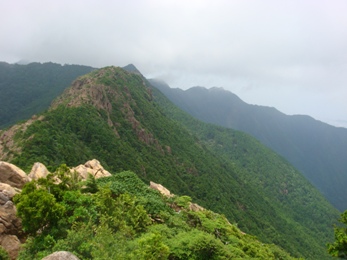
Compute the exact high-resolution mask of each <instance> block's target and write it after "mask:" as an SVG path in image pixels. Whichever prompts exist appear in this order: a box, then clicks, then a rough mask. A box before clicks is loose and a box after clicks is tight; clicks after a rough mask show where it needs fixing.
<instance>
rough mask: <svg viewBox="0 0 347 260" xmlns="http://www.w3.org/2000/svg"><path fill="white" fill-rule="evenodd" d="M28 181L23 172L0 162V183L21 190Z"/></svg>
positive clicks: (9, 164) (11, 165)
mask: <svg viewBox="0 0 347 260" xmlns="http://www.w3.org/2000/svg"><path fill="white" fill-rule="evenodd" d="M28 181H30V179H29V177H28V176H27V175H26V173H25V172H24V171H23V170H21V169H20V168H18V167H17V166H15V165H13V164H11V163H8V162H2V161H0V182H2V183H7V184H9V185H11V186H12V187H15V188H20V189H21V188H22V187H23V186H24V184H25V183H27V182H28Z"/></svg>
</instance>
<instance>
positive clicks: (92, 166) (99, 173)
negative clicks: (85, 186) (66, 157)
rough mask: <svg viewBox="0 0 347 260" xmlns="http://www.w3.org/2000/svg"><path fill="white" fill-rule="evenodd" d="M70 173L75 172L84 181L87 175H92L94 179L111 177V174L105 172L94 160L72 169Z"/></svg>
mask: <svg viewBox="0 0 347 260" xmlns="http://www.w3.org/2000/svg"><path fill="white" fill-rule="evenodd" d="M71 171H76V172H77V173H78V174H79V175H80V176H81V178H82V179H83V180H86V179H87V178H88V175H89V174H91V175H93V176H94V177H95V178H101V177H108V176H111V173H109V172H108V171H106V170H105V169H104V167H102V165H101V164H100V162H99V161H98V160H96V159H93V160H90V161H88V162H86V163H85V164H84V165H82V164H81V165H78V166H77V167H74V168H72V169H71Z"/></svg>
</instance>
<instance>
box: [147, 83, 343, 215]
mask: <svg viewBox="0 0 347 260" xmlns="http://www.w3.org/2000/svg"><path fill="white" fill-rule="evenodd" d="M150 82H151V84H153V85H154V86H155V87H157V88H158V89H160V91H162V93H164V94H165V95H166V97H168V98H169V99H170V100H171V101H172V102H173V103H174V104H175V105H177V106H178V107H180V108H181V109H183V110H184V111H186V112H188V113H189V114H191V115H192V116H194V117H195V118H197V119H199V120H202V121H204V122H208V123H213V124H216V125H220V126H223V127H228V128H232V129H236V130H240V131H243V132H246V133H249V134H251V135H252V136H254V137H256V138H257V139H258V140H259V141H261V142H262V143H263V144H265V145H266V146H268V147H270V148H271V149H273V150H274V151H276V152H277V153H279V154H280V155H282V156H283V157H285V158H286V159H287V160H288V161H289V162H290V163H292V164H293V165H294V166H295V167H296V168H297V169H298V170H300V172H302V173H303V174H304V176H305V177H306V178H307V179H308V180H309V181H310V182H311V183H312V184H313V185H315V186H316V187H317V188H318V189H319V190H320V191H321V192H322V193H323V194H324V196H325V197H326V198H327V199H328V200H329V201H330V202H331V203H332V204H333V205H334V206H335V207H337V208H338V209H339V210H341V211H344V210H346V209H347V193H346V192H345V187H346V185H347V174H346V173H347V172H346V169H347V160H346V159H345V157H346V156H345V154H346V152H345V151H346V150H347V129H346V128H338V127H334V126H331V125H328V124H325V123H323V122H320V121H317V120H314V119H313V118H311V117H309V116H303V115H294V116H288V115H285V114H283V113H281V112H279V111H278V110H276V109H275V108H271V107H264V106H257V105H250V104H247V103H245V102H243V101H242V100H241V99H240V98H239V97H237V96H236V95H234V94H233V93H231V92H229V91H226V90H224V89H221V88H211V89H206V88H203V87H193V88H190V89H188V90H185V91H183V90H181V89H172V88H170V87H169V86H168V85H167V84H165V83H164V82H161V81H158V80H150Z"/></svg>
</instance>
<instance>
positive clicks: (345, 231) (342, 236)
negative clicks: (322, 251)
mask: <svg viewBox="0 0 347 260" xmlns="http://www.w3.org/2000/svg"><path fill="white" fill-rule="evenodd" d="M339 221H340V222H341V223H343V224H344V225H345V226H344V227H335V228H334V232H335V242H334V243H333V244H328V252H329V254H331V255H332V256H335V257H340V258H344V259H347V227H346V225H347V211H345V212H344V213H343V214H341V219H340V220H339Z"/></svg>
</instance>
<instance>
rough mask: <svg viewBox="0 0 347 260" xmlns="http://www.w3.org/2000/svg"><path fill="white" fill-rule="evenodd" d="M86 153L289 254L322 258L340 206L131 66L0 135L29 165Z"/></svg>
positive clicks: (4, 148)
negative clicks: (191, 112)
mask: <svg viewBox="0 0 347 260" xmlns="http://www.w3.org/2000/svg"><path fill="white" fill-rule="evenodd" d="M170 117H172V118H174V119H171V118H170ZM192 126H196V128H194V127H192ZM195 132H196V133H195ZM230 151H231V152H230ZM90 158H97V159H98V160H99V161H100V162H101V163H102V165H104V167H105V168H106V169H108V170H109V171H110V172H120V171H123V170H132V171H134V172H135V173H136V174H137V175H138V176H139V177H140V178H141V179H142V180H144V181H145V182H147V183H148V182H149V181H150V180H151V181H155V182H158V183H162V184H163V185H164V186H166V187H168V188H169V189H170V190H172V192H173V193H175V194H186V195H188V196H191V197H192V198H193V200H194V201H196V202H198V203H199V204H200V205H202V206H203V207H205V208H210V209H212V210H215V211H216V212H219V213H223V214H225V215H226V217H227V218H228V219H229V221H230V222H232V223H238V226H239V227H241V228H242V229H243V230H244V231H245V232H247V233H250V234H253V235H256V236H258V237H259V239H260V240H261V241H263V242H267V243H275V244H277V245H280V246H281V247H283V248H284V249H286V250H287V251H288V252H290V253H291V254H293V255H294V256H304V257H306V258H311V259H323V258H325V257H327V254H326V252H325V251H326V250H325V244H326V243H327V242H329V241H331V240H332V239H333V238H332V235H333V230H332V223H333V222H334V221H335V220H336V219H337V218H338V212H337V211H336V210H335V209H334V208H333V207H332V206H331V205H330V204H329V203H328V202H327V201H326V200H325V199H324V198H323V197H322V196H321V195H320V194H319V193H318V192H317V191H316V190H315V189H314V188H313V187H312V186H311V185H310V184H309V183H308V182H307V181H306V180H305V179H304V178H303V177H302V176H301V174H300V173H299V172H297V171H296V170H295V169H294V168H293V167H292V166H290V165H289V164H288V163H287V162H286V161H284V160H283V159H282V158H281V157H279V156H278V155H276V154H275V153H273V152H272V151H271V150H269V149H267V148H265V147H264V146H262V145H261V144H260V143H259V142H258V141H256V140H255V139H253V138H251V137H250V136H248V135H246V134H243V133H240V132H236V131H233V130H230V129H224V128H220V127H216V126H213V125H208V124H204V123H202V122H199V121H197V120H194V119H193V118H192V117H190V116H188V115H187V114H186V113H183V112H182V111H181V110H178V109H177V108H176V107H175V106H173V105H172V103H171V102H169V101H168V100H167V99H166V98H165V97H164V96H163V95H161V93H160V92H158V91H157V90H156V89H153V88H151V86H150V84H149V83H148V82H147V81H146V80H145V79H144V78H143V77H142V76H141V75H139V74H138V73H137V72H136V73H135V74H134V73H130V72H126V71H124V70H123V69H121V68H115V67H108V68H104V69H100V70H96V71H93V72H91V73H89V74H87V75H85V76H82V77H80V78H78V79H77V80H76V81H74V83H73V84H72V86H71V87H70V88H68V89H66V90H65V91H64V93H63V94H62V95H61V96H60V97H59V98H58V99H56V100H55V102H54V103H53V105H52V106H51V108H50V110H49V111H47V112H45V113H44V114H42V115H41V116H40V117H36V118H33V119H32V120H31V121H28V122H26V123H24V124H22V125H15V126H13V127H12V128H10V129H8V130H7V131H2V132H0V159H1V160H10V161H11V162H13V163H15V164H17V165H19V166H20V167H22V168H24V169H27V170H28V169H29V168H30V167H31V165H32V164H33V163H34V162H36V161H40V162H42V163H44V164H45V165H50V166H51V169H54V168H56V167H57V166H58V165H60V164H61V163H66V164H67V165H78V164H81V163H83V162H85V161H87V160H89V159H90ZM303 213H304V214H303Z"/></svg>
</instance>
